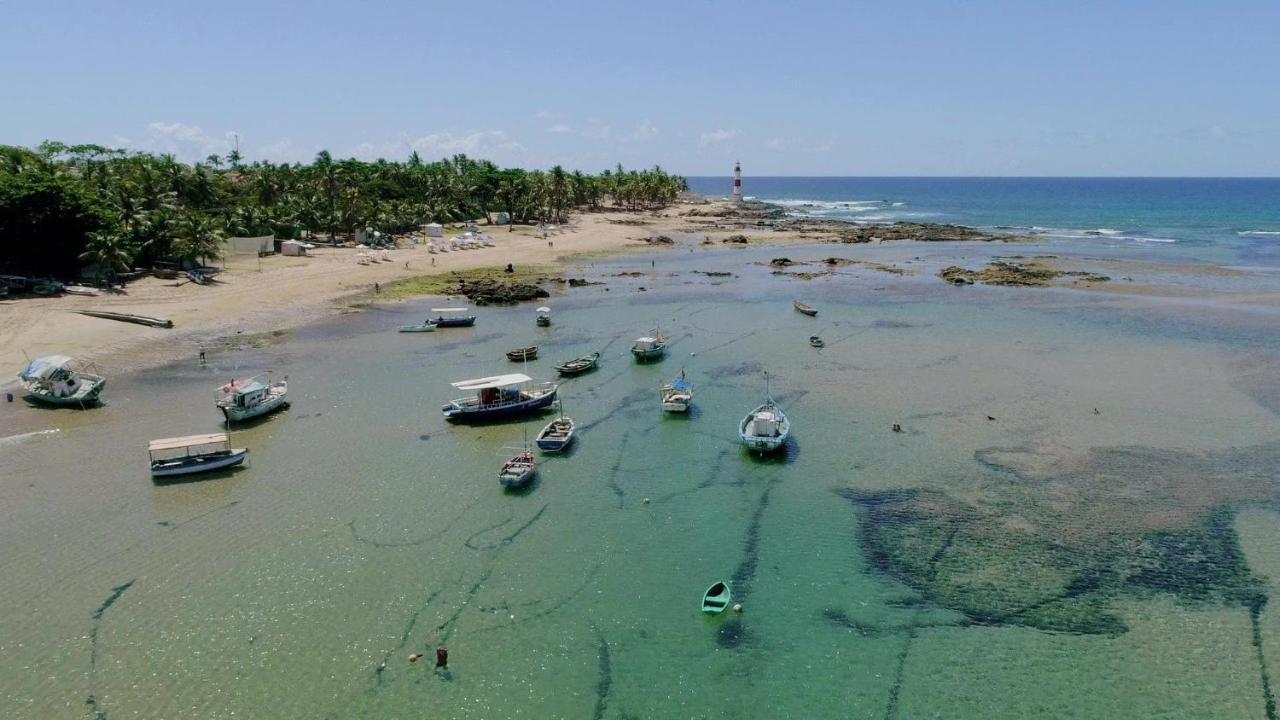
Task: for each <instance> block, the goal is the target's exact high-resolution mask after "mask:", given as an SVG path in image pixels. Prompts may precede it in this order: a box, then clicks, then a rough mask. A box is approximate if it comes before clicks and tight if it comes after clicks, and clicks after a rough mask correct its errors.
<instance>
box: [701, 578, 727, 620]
mask: <svg viewBox="0 0 1280 720" xmlns="http://www.w3.org/2000/svg"><path fill="white" fill-rule="evenodd" d="M730 602H733V593H732V592H731V591H730V590H729V583H727V582H725V581H723V580H721V581H720V582H718V583H716V584H715V585H712V586H711V587H709V588H707V591H706V592H705V593H703V595H702V612H704V613H707V614H708V615H719V614H720V613H722V612H724V610H725V608H727V607H729V603H730Z"/></svg>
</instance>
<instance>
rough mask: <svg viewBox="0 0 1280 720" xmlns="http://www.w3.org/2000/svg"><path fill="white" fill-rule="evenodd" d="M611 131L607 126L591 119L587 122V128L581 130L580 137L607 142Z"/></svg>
mask: <svg viewBox="0 0 1280 720" xmlns="http://www.w3.org/2000/svg"><path fill="white" fill-rule="evenodd" d="M611 133H612V130H611V129H610V128H609V126H608V125H605V124H604V123H602V122H600V121H599V120H596V119H595V118H591V119H589V120H587V126H586V127H585V128H583V129H582V137H584V138H588V139H590V140H607V139H609V135H610V134H611Z"/></svg>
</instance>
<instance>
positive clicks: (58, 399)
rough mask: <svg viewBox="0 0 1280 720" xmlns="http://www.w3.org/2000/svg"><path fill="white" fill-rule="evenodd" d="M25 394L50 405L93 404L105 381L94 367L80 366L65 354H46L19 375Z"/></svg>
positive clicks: (29, 364)
mask: <svg viewBox="0 0 1280 720" xmlns="http://www.w3.org/2000/svg"><path fill="white" fill-rule="evenodd" d="M18 380H19V381H20V382H21V384H22V389H23V390H26V391H27V395H28V396H29V397H31V398H33V399H35V400H39V401H40V402H44V403H48V404H50V405H79V406H81V407H83V406H85V405H92V404H94V403H96V402H98V395H99V394H101V393H102V388H104V387H106V385H107V379H106V378H104V377H103V376H101V375H99V374H98V373H97V368H95V367H94V366H93V365H81V364H79V363H77V362H76V361H75V360H73V359H72V358H70V357H67V356H66V355H45V356H44V357H38V358H36V359H35V360H32V361H31V362H30V363H28V364H27V367H26V368H24V369H23V370H22V372H20V373H18Z"/></svg>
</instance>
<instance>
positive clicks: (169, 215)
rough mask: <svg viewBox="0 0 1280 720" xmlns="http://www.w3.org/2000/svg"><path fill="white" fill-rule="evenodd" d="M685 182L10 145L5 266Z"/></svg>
mask: <svg viewBox="0 0 1280 720" xmlns="http://www.w3.org/2000/svg"><path fill="white" fill-rule="evenodd" d="M684 189H685V182H684V178H681V177H679V176H675V175H668V174H667V173H666V172H664V171H663V170H662V169H661V168H657V167H655V168H653V169H652V170H644V171H627V170H624V169H623V168H622V166H621V165H619V166H618V168H617V169H616V170H614V171H609V170H606V171H604V172H603V173H600V174H599V175H587V174H583V173H581V172H568V171H566V170H565V169H564V168H562V167H560V166H556V167H553V168H551V170H549V171H541V170H534V171H526V170H519V169H502V168H499V167H498V166H496V165H494V164H493V163H491V162H488V161H484V160H473V159H471V158H468V157H466V156H465V155H456V156H454V157H453V158H450V159H447V160H441V161H439V162H424V161H423V160H422V159H421V158H420V157H418V154H417V153H414V154H413V155H412V156H411V157H410V158H409V159H408V160H407V161H406V162H389V161H386V160H378V161H376V162H362V161H359V160H350V159H349V160H335V159H334V158H333V157H332V156H331V155H330V154H329V153H328V152H327V151H326V152H321V153H320V154H319V155H317V156H316V158H315V160H314V161H313V162H312V163H310V164H309V165H303V164H300V163H294V164H274V163H270V162H254V163H248V164H246V163H245V162H243V159H242V158H241V157H240V156H239V154H238V153H235V152H233V153H231V154H230V155H228V156H227V157H225V158H223V157H218V156H216V155H214V156H210V157H209V158H207V159H206V160H205V161H204V162H199V163H195V164H194V165H188V164H185V163H181V162H178V161H177V160H175V159H174V158H173V156H170V155H150V154H146V153H131V152H127V151H124V150H115V149H111V148H105V147H101V146H98V145H64V144H62V143H58V142H46V143H43V144H42V145H40V147H39V148H38V149H36V150H30V149H27V148H22V147H14V146H7V145H0V271H3V272H14V273H26V274H33V275H46V274H51V275H60V276H70V275H75V274H77V273H78V272H79V270H80V268H82V267H86V266H93V267H96V268H98V272H99V274H100V275H110V274H112V273H115V272H120V271H122V270H124V269H126V268H128V267H145V266H149V265H150V264H151V263H152V262H154V261H157V260H177V261H190V262H194V261H197V260H204V259H207V258H211V257H217V256H218V254H219V248H220V245H221V240H222V238H223V237H226V236H229V235H252V236H257V235H270V234H274V235H276V236H277V237H297V236H298V235H300V234H301V233H303V232H304V231H311V232H315V233H320V234H324V235H328V236H329V237H335V238H342V237H345V236H347V235H349V234H350V233H352V232H353V231H355V230H356V229H358V228H370V229H375V230H380V231H382V232H384V233H399V232H405V231H407V230H411V229H413V228H415V227H416V226H418V225H421V224H423V223H427V222H442V223H443V222H453V221H460V220H468V219H475V218H484V217H486V214H487V213H489V212H506V213H508V214H509V215H510V216H511V218H513V219H514V220H515V221H516V222H524V223H528V222H552V223H558V222H564V221H565V219H566V214H567V212H568V211H569V209H571V208H575V207H585V208H591V209H599V208H602V207H604V206H606V205H612V206H621V207H625V208H628V209H643V208H646V207H653V206H661V205H665V204H667V203H669V202H671V201H672V200H673V199H675V197H676V195H677V194H678V193H679V192H680V191H682V190H684Z"/></svg>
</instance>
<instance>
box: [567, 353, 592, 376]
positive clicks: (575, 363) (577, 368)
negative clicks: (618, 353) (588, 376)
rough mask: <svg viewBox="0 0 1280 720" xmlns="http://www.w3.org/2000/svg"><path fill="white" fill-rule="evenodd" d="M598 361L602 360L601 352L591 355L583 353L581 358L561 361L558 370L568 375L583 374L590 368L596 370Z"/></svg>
mask: <svg viewBox="0 0 1280 720" xmlns="http://www.w3.org/2000/svg"><path fill="white" fill-rule="evenodd" d="M598 362H600V353H598V352H594V353H591V354H590V355H583V356H582V357H580V358H574V359H573V360H566V361H564V362H562V363H560V364H559V365H557V366H556V372H558V373H560V374H561V375H566V376H572V375H581V374H582V373H584V372H587V371H589V370H594V369H595V368H596V363H598Z"/></svg>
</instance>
